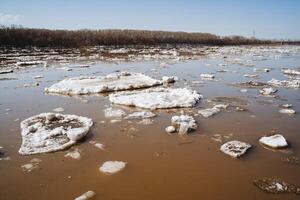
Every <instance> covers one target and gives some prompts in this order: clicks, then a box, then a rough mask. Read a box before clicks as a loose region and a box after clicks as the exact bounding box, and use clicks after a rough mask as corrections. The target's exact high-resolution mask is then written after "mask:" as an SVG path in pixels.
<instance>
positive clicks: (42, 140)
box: [19, 113, 93, 155]
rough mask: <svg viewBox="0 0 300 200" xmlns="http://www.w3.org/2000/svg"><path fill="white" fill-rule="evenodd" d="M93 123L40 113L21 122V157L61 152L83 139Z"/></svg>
mask: <svg viewBox="0 0 300 200" xmlns="http://www.w3.org/2000/svg"><path fill="white" fill-rule="evenodd" d="M92 125H93V121H92V120H91V119H89V118H86V117H81V116H76V115H62V114H59V113H57V114H55V113H42V114H39V115H36V116H33V117H30V118H28V119H26V120H24V121H22V122H21V130H22V132H21V135H22V145H21V148H20V149H19V153H20V154H22V155H29V154H37V153H46V152H53V151H58V150H63V149H65V148H67V147H70V146H71V145H73V144H75V143H76V142H77V140H80V139H81V138H82V137H84V136H85V135H86V134H87V133H88V131H89V129H90V127H91V126H92Z"/></svg>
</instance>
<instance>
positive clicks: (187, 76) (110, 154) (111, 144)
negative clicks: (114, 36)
mask: <svg viewBox="0 0 300 200" xmlns="http://www.w3.org/2000/svg"><path fill="white" fill-rule="evenodd" d="M208 63H209V64H210V66H208V65H207V64H208ZM219 63H226V62H225V61H224V60H223V59H208V58H203V59H202V60H196V61H188V62H179V63H175V64H172V65H168V66H167V67H166V68H162V67H159V63H158V62H150V61H149V62H130V63H126V62H124V63H121V64H108V63H97V64H95V65H93V66H91V67H90V68H78V69H75V70H74V71H70V72H67V71H64V70H61V69H58V68H56V67H55V66H54V67H50V68H49V69H44V68H42V67H36V68H30V69H23V70H19V71H15V72H14V73H13V74H6V75H1V77H15V78H17V79H18V80H6V81H0V127H1V129H0V146H2V147H3V148H4V149H5V150H6V151H7V152H8V155H9V157H10V158H11V160H9V161H0V199H1V200H12V199H13V200H23V199H31V200H33V199H43V200H47V199H74V198H75V197H77V196H80V195H81V194H82V193H84V192H86V191H88V190H93V191H94V192H96V196H95V197H94V199H109V200H112V199H115V200H118V199H122V200H125V199H128V200H129V199H130V200H134V199H139V200H140V199H145V200H146V199H149V200H150V199H151V200H153V199H174V200H175V199H299V195H298V196H297V195H295V194H280V195H278V194H269V193H265V192H263V191H261V190H260V189H258V188H257V187H255V186H254V184H253V179H255V178H258V177H276V178H280V179H282V180H284V181H286V182H288V183H292V184H296V185H300V166H299V165H291V164H288V163H285V162H282V161H281V159H282V158H283V157H286V156H297V157H300V135H299V134H300V132H299V130H300V123H299V122H300V117H299V114H296V115H294V116H288V115H283V114H279V113H278V110H279V108H278V105H279V104H285V103H291V104H293V106H294V107H293V109H295V110H296V111H298V112H300V93H299V90H293V89H284V88H279V92H278V95H279V96H280V97H281V98H279V99H274V98H267V97H261V96H259V92H258V91H259V90H258V89H249V90H248V92H247V93H241V92H240V88H238V87H233V86H230V85H229V83H232V82H240V81H248V80H259V81H268V80H270V79H271V78H273V77H274V78H278V79H286V78H285V77H284V76H283V75H282V73H281V72H280V69H281V68H282V67H289V68H296V67H299V66H300V56H299V55H294V56H289V57H282V58H279V59H276V60H275V59H268V60H263V61H254V64H255V66H254V67H255V68H266V67H269V68H273V70H272V71H271V72H269V73H258V74H259V78H258V79H249V78H245V77H243V74H246V73H250V74H253V73H254V72H253V68H254V67H245V66H240V65H238V64H229V63H228V65H227V66H225V67H222V68H225V69H227V70H228V72H225V73H217V72H216V71H217V70H218V69H220V68H221V67H219V66H218V64H219ZM153 68H154V69H156V71H154V70H152V69H153ZM116 70H128V71H135V72H144V73H146V74H147V75H150V76H152V77H154V78H160V77H161V76H163V75H176V76H178V77H179V78H180V81H179V82H178V83H175V85H173V86H172V87H184V86H190V87H191V88H193V89H195V90H197V91H198V92H199V93H201V94H202V95H203V96H204V100H202V101H201V102H200V103H199V104H198V105H197V106H196V107H195V108H193V109H172V110H158V111H155V113H156V114H157V117H155V118H153V124H150V125H142V124H139V123H138V120H130V121H128V120H123V121H121V122H119V123H110V119H106V118H105V117H104V113H103V109H105V108H106V107H108V106H110V103H109V101H108V99H107V97H106V96H105V95H98V96H84V97H66V96H59V95H49V94H44V93H43V89H44V88H45V87H47V86H50V85H52V84H53V83H55V82H57V81H59V80H61V79H63V78H64V77H66V76H67V77H74V76H79V75H91V74H93V75H104V74H107V73H110V72H113V71H116ZM201 73H214V74H215V76H216V78H215V79H216V80H215V81H204V82H203V83H200V84H192V81H200V74H201ZM36 75H43V76H44V78H43V79H38V80H34V79H32V77H33V76H36ZM37 81H39V82H40V85H39V86H29V87H23V85H24V84H31V85H32V84H34V83H35V82H37ZM214 97H238V98H241V99H244V100H247V101H248V105H246V106H245V107H247V109H248V111H247V112H237V111H235V110H233V109H229V110H228V111H225V112H222V113H219V114H217V115H215V116H213V117H212V118H209V119H205V118H203V117H201V116H195V119H196V120H197V123H198V126H199V128H198V129H197V131H195V132H193V133H191V134H189V135H188V136H185V137H183V138H182V137H179V136H178V135H176V134H174V135H169V134H167V133H165V131H164V129H165V127H166V126H168V125H169V124H170V119H171V117H172V116H173V115H175V114H180V111H184V112H186V113H196V111H197V110H198V109H200V108H206V107H210V105H209V104H208V103H207V102H206V100H207V99H213V98H214ZM86 100H87V101H86ZM270 100H271V101H272V102H270ZM57 107H63V108H64V109H65V111H64V112H63V113H66V114H77V115H82V116H87V117H90V118H92V119H93V121H94V122H95V124H94V126H93V128H92V129H91V131H90V133H89V135H88V136H87V137H86V138H85V140H84V141H82V142H81V143H79V144H77V145H76V146H75V147H77V148H79V149H80V150H81V152H82V156H83V157H82V158H81V160H74V159H70V158H66V157H64V155H65V154H66V152H67V150H66V151H59V152H55V153H48V154H37V155H30V156H21V155H19V154H18V149H19V147H20V144H21V135H20V128H19V126H20V121H21V120H24V119H26V118H28V117H30V116H33V115H36V114H39V113H42V112H49V111H52V109H54V108H57ZM8 108H9V109H11V110H9V111H8V110H6V109H8ZM123 108H124V107H123ZM125 109H126V108H125ZM127 109H128V108H127ZM131 109H132V110H135V109H134V108H131ZM17 119H19V120H17ZM101 121H105V123H101ZM272 130H276V131H278V132H280V133H282V134H283V135H284V136H285V137H286V138H287V140H288V142H289V143H290V148H289V149H288V152H274V151H271V150H267V149H265V148H263V147H262V146H261V145H259V143H258V139H259V138H260V137H261V136H263V135H265V134H268V133H269V132H270V131H272ZM229 133H232V136H231V137H230V138H227V139H226V138H224V140H223V142H226V141H229V140H232V139H237V140H241V141H245V142H248V143H250V144H252V145H253V147H252V149H251V150H250V151H249V152H248V153H247V154H246V155H244V156H243V157H242V158H240V159H232V158H231V157H229V156H227V155H225V154H223V153H222V152H220V150H219V148H220V145H221V144H222V143H219V142H216V141H214V140H212V139H211V137H213V136H214V134H229ZM91 140H95V141H97V142H100V143H102V144H104V145H105V151H102V150H100V149H97V148H95V147H94V146H93V145H92V144H90V143H89V141H91ZM33 158H39V159H41V160H42V162H41V163H40V164H39V168H38V169H36V170H33V171H31V172H24V171H23V170H22V168H21V166H22V165H24V164H26V163H29V161H30V160H31V159H33ZM108 160H121V161H125V162H127V166H126V168H125V169H124V170H123V171H121V172H119V173H117V174H114V175H104V174H102V173H100V171H99V167H100V166H101V164H102V163H103V162H105V161H108Z"/></svg>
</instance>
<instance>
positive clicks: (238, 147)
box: [220, 140, 251, 158]
mask: <svg viewBox="0 0 300 200" xmlns="http://www.w3.org/2000/svg"><path fill="white" fill-rule="evenodd" d="M249 148H251V145H250V144H248V143H245V142H240V141H237V140H233V141H229V142H226V143H225V144H223V145H222V146H221V147H220V150H221V151H222V152H223V153H225V154H228V155H230V156H232V157H234V158H238V157H240V156H242V155H244V154H245V153H246V151H247V150H248V149H249Z"/></svg>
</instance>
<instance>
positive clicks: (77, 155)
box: [65, 148, 81, 160]
mask: <svg viewBox="0 0 300 200" xmlns="http://www.w3.org/2000/svg"><path fill="white" fill-rule="evenodd" d="M65 157H70V158H73V159H75V160H80V159H81V154H80V151H79V149H78V148H76V149H74V150H72V151H69V152H68V153H66V154H65Z"/></svg>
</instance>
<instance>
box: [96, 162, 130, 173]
mask: <svg viewBox="0 0 300 200" xmlns="http://www.w3.org/2000/svg"><path fill="white" fill-rule="evenodd" d="M125 166H126V163H125V162H122V161H106V162H105V163H103V164H102V166H101V167H100V168H99V170H100V171H101V172H103V173H105V174H114V173H117V172H119V171H121V170H122V169H123V168H124V167H125Z"/></svg>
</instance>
